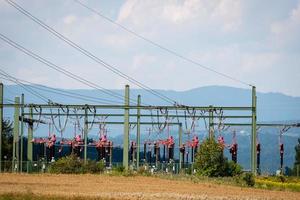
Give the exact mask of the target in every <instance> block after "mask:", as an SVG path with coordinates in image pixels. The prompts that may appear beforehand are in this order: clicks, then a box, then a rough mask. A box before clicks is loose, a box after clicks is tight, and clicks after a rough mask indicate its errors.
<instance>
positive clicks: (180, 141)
mask: <svg viewBox="0 0 300 200" xmlns="http://www.w3.org/2000/svg"><path fill="white" fill-rule="evenodd" d="M178 131H179V141H178V143H179V148H181V146H182V124H181V123H180V124H179V130H178ZM182 161H183V160H182V157H181V153H180V149H179V170H180V169H181V164H182ZM183 162H184V161H183Z"/></svg>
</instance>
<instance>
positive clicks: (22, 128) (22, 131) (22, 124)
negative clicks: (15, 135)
mask: <svg viewBox="0 0 300 200" xmlns="http://www.w3.org/2000/svg"><path fill="white" fill-rule="evenodd" d="M21 104H22V107H21V141H20V142H21V147H20V148H21V153H20V171H21V172H23V148H24V147H23V135H24V94H22V96H21Z"/></svg>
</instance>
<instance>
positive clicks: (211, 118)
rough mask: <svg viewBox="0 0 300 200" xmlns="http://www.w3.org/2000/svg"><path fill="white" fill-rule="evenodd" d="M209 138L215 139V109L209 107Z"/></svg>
mask: <svg viewBox="0 0 300 200" xmlns="http://www.w3.org/2000/svg"><path fill="white" fill-rule="evenodd" d="M208 120H209V138H211V139H212V138H214V108H213V106H212V105H210V106H209V118H208Z"/></svg>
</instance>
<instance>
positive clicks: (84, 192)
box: [0, 174, 300, 200]
mask: <svg viewBox="0 0 300 200" xmlns="http://www.w3.org/2000/svg"><path fill="white" fill-rule="evenodd" d="M0 194H1V195H2V199H3V198H4V197H5V196H3V195H4V194H10V195H11V194H15V195H14V197H15V199H22V198H20V197H19V198H18V196H20V195H22V194H23V195H24V194H30V195H32V196H33V197H45V198H44V199H58V198H61V199H73V198H77V199H105V200H107V199H140V200H143V199H168V200H176V199H206V200H209V199H293V200H294V199H295V200H296V199H300V193H297V192H287V191H271V190H261V189H252V188H241V187H235V186H227V185H219V184H214V183H206V182H201V183H193V182H192V181H184V180H167V179H161V178H156V177H144V176H133V177H123V176H108V175H52V174H34V175H28V174H0ZM1 195H0V196H1ZM4 199H10V198H4ZM26 199H28V196H27V197H26ZM40 199H43V198H40Z"/></svg>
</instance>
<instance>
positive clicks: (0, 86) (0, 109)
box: [0, 83, 4, 172]
mask: <svg viewBox="0 0 300 200" xmlns="http://www.w3.org/2000/svg"><path fill="white" fill-rule="evenodd" d="M3 90H4V89H3V83H0V104H1V105H0V172H2V134H3V133H2V126H3V124H2V123H3V106H2V104H3Z"/></svg>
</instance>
